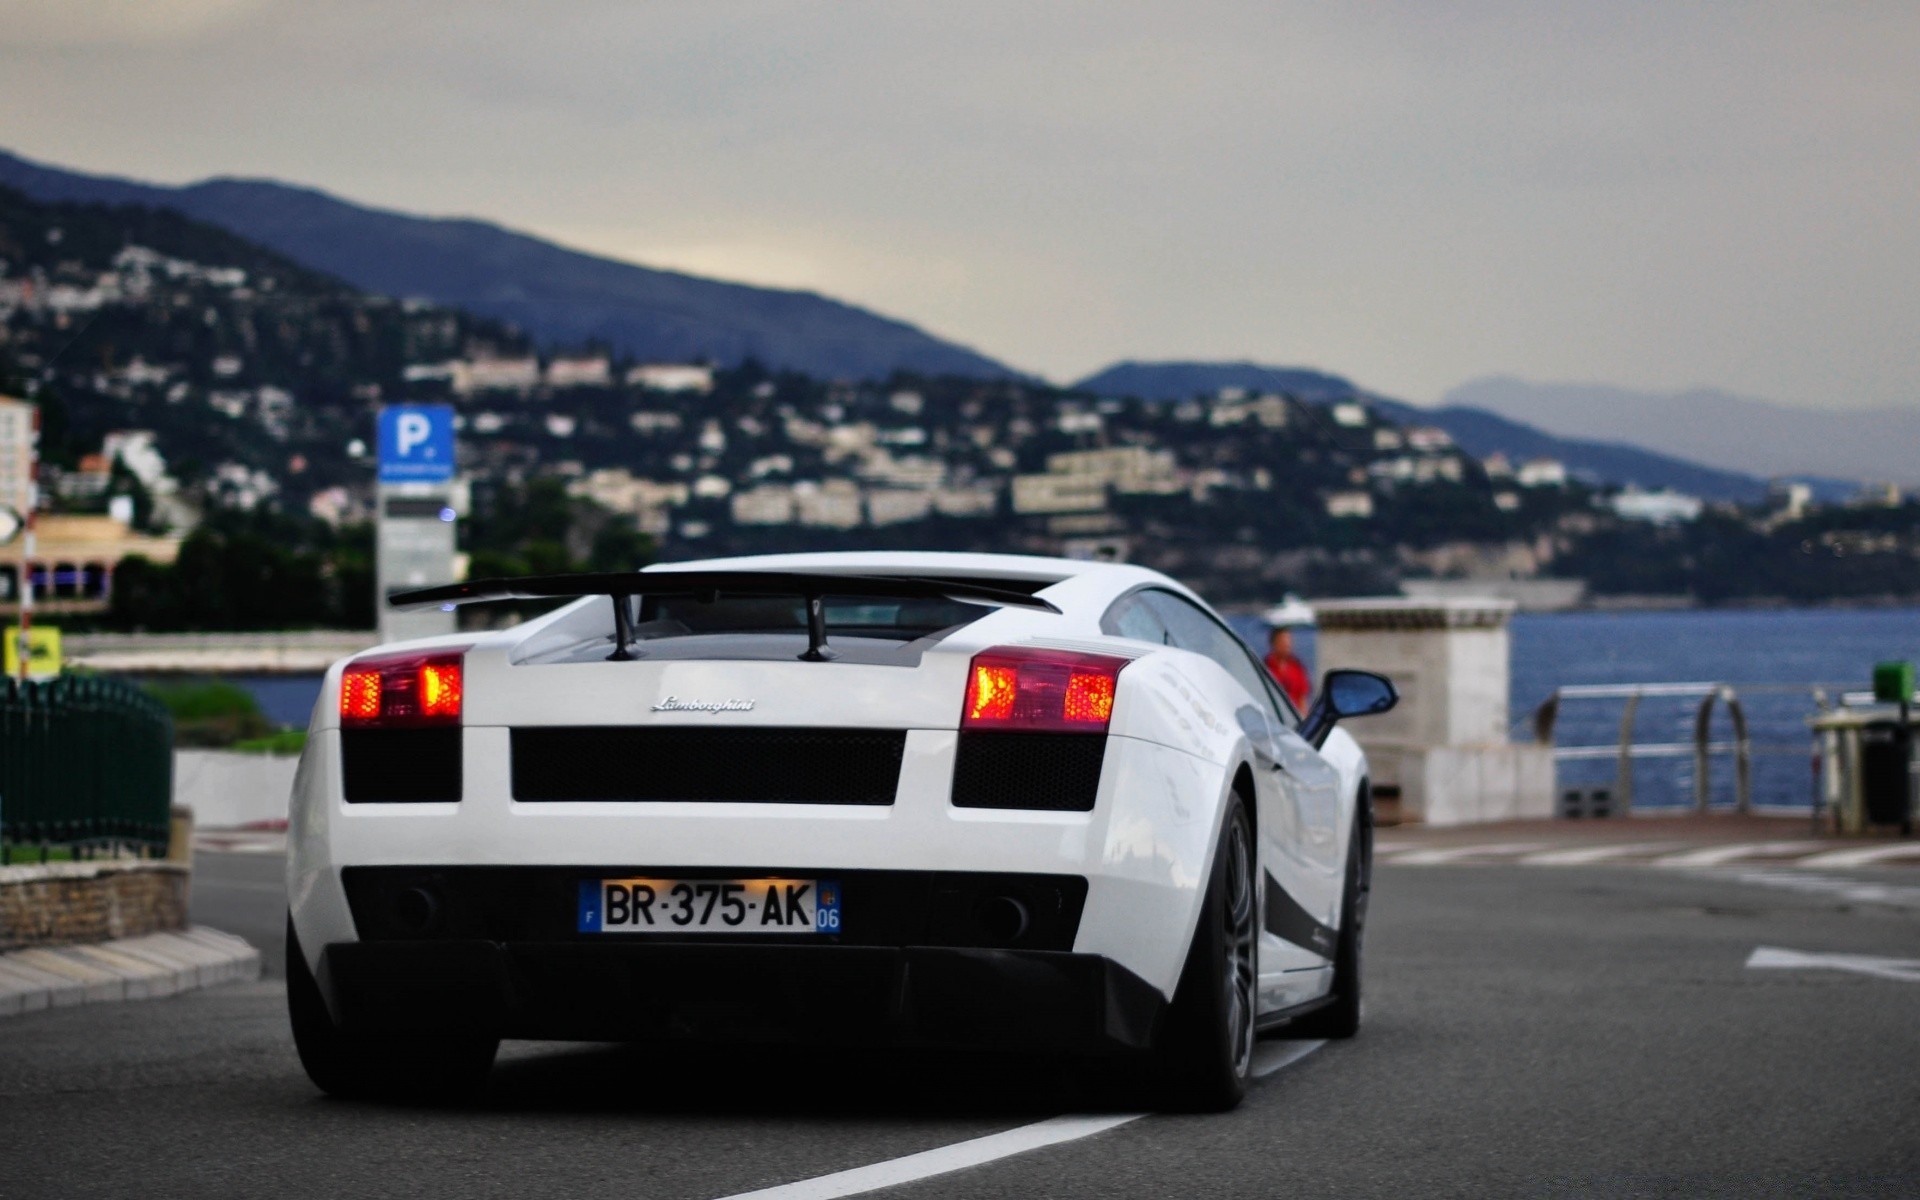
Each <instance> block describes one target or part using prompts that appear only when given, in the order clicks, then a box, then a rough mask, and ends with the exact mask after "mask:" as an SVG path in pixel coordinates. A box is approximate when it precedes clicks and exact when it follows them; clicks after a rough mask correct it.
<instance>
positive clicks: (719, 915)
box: [579, 879, 840, 933]
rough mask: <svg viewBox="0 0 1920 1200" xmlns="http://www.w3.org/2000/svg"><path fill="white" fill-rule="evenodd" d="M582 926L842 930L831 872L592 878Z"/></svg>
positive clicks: (587, 929) (585, 883)
mask: <svg viewBox="0 0 1920 1200" xmlns="http://www.w3.org/2000/svg"><path fill="white" fill-rule="evenodd" d="M579 929H580V932H581V933H838V932H840V885H839V884H838V883H837V882H835V881H834V880H831V879H586V880H582V881H581V883H580V912H579Z"/></svg>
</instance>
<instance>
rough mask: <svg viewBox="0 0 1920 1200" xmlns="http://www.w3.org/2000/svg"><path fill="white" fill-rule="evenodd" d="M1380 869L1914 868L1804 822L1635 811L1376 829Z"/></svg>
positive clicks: (1879, 844) (1902, 851) (1896, 845)
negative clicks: (1501, 866)
mask: <svg viewBox="0 0 1920 1200" xmlns="http://www.w3.org/2000/svg"><path fill="white" fill-rule="evenodd" d="M1374 851H1375V854H1376V855H1377V856H1378V859H1379V861H1380V862H1381V863H1383V864H1398V865H1403V866H1473V865H1487V864H1496V863H1498V864H1519V865H1523V866H1589V865H1623V866H1624V865H1628V864H1652V865H1656V866H1672V867H1704V866H1760V865H1770V866H1788V867H1794V868H1798V869H1806V870H1821V869H1829V870H1831V869H1841V868H1852V867H1906V868H1915V867H1920V838H1906V839H1902V838H1899V837H1894V836H1879V837H1840V836H1836V835H1834V834H1828V833H1821V832H1816V831H1815V830H1814V828H1813V823H1812V821H1811V820H1810V819H1809V818H1807V817H1805V816H1782V817H1771V816H1744V817H1743V816H1738V815H1735V814H1732V813H1726V814H1713V815H1709V816H1699V815H1696V814H1693V813H1688V814H1686V815H1684V816H1660V815H1654V814H1642V815H1636V816H1631V817H1613V818H1602V819H1598V820H1592V819H1589V820H1546V821H1502V822H1498V823H1495V824H1489V825H1450V826H1444V827H1439V828H1434V827H1429V826H1425V825H1396V826H1391V827H1382V828H1381V829H1380V831H1379V834H1378V839H1377V841H1376V842H1375V844H1374Z"/></svg>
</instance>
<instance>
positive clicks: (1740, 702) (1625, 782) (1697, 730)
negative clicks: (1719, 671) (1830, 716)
mask: <svg viewBox="0 0 1920 1200" xmlns="http://www.w3.org/2000/svg"><path fill="white" fill-rule="evenodd" d="M1841 690H1842V689H1841V687H1840V686H1839V685H1821V684H1777V683H1743V684H1732V683H1720V682H1714V683H1638V684H1581V685H1576V686H1570V687H1562V688H1558V689H1556V690H1555V691H1554V693H1553V694H1552V695H1551V696H1549V697H1547V699H1546V700H1545V701H1544V702H1542V703H1541V704H1540V706H1539V707H1538V708H1536V709H1535V710H1534V713H1533V734H1534V740H1535V741H1537V742H1538V743H1540V744H1541V745H1543V746H1553V756H1554V761H1555V762H1557V763H1558V762H1583V761H1596V760H1600V761H1604V760H1607V759H1611V760H1613V762H1614V778H1613V780H1612V803H1613V805H1614V807H1615V808H1616V809H1617V811H1619V812H1620V813H1622V814H1626V813H1630V812H1631V811H1632V810H1633V803H1634V791H1635V774H1636V772H1635V764H1636V761H1637V760H1641V759H1683V760H1684V759H1691V760H1692V764H1691V765H1692V768H1693V770H1692V777H1693V778H1692V785H1693V786H1692V790H1693V796H1692V805H1691V807H1692V809H1693V811H1695V812H1699V813H1706V812H1711V811H1713V763H1714V760H1715V758H1716V757H1730V758H1731V759H1732V765H1733V808H1734V811H1736V812H1740V813H1750V812H1752V811H1753V810H1754V760H1755V758H1756V757H1759V756H1766V755H1793V756H1799V757H1802V758H1806V759H1809V760H1811V755H1812V754H1813V746H1812V744H1811V739H1804V740H1799V741H1793V742H1785V741H1756V740H1754V738H1753V737H1752V735H1751V733H1750V730H1749V719H1748V718H1749V708H1748V704H1747V700H1748V699H1750V698H1753V697H1757V696H1769V697H1784V696H1805V697H1806V698H1807V701H1808V704H1809V706H1810V708H1811V709H1812V710H1814V711H1819V712H1825V711H1827V710H1828V709H1829V708H1830V707H1831V706H1832V700H1833V698H1834V697H1835V694H1836V693H1838V692H1839V691H1841ZM1648 699H1672V700H1682V701H1686V700H1691V701H1695V702H1696V703H1695V705H1694V707H1693V711H1692V719H1691V727H1692V728H1691V731H1690V732H1691V736H1690V737H1688V738H1686V739H1685V740H1669V741H1645V742H1643V741H1640V740H1638V733H1637V730H1636V724H1637V722H1638V720H1639V718H1640V710H1641V706H1642V701H1644V700H1648ZM1603 700H1619V701H1621V702H1622V703H1621V707H1620V719H1619V735H1618V737H1617V738H1616V739H1615V740H1614V741H1612V742H1605V743H1594V744H1589V745H1574V746H1559V745H1555V744H1554V733H1555V730H1556V727H1557V726H1558V724H1559V722H1560V715H1561V707H1562V706H1563V705H1564V704H1565V703H1567V702H1568V701H1603ZM1716 707H1724V708H1725V710H1726V713H1727V720H1728V724H1729V726H1730V733H1731V736H1730V737H1727V738H1723V739H1721V740H1718V741H1716V740H1714V738H1713V724H1714V720H1713V718H1714V710H1715V708H1716ZM1803 719H1804V713H1802V714H1801V715H1800V717H1799V718H1797V719H1796V720H1797V721H1798V720H1803ZM1807 803H1809V805H1811V804H1813V803H1815V800H1814V799H1813V797H1812V796H1811V795H1809V796H1808V798H1807Z"/></svg>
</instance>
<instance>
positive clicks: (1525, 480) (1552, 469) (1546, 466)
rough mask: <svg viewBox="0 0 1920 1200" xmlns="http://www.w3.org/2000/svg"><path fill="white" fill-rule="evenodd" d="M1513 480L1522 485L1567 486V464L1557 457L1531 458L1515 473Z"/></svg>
mask: <svg viewBox="0 0 1920 1200" xmlns="http://www.w3.org/2000/svg"><path fill="white" fill-rule="evenodd" d="M1513 481H1514V482H1515V483H1517V484H1519V485H1520V486H1521V487H1565V486H1567V464H1565V463H1563V462H1561V461H1560V460H1559V459H1557V458H1530V459H1528V460H1527V461H1526V462H1523V463H1521V464H1520V469H1519V470H1517V471H1515V472H1514V473H1513Z"/></svg>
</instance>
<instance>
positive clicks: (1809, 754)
mask: <svg viewBox="0 0 1920 1200" xmlns="http://www.w3.org/2000/svg"><path fill="white" fill-rule="evenodd" d="M1844 694H1846V688H1845V685H1841V684H1813V683H1806V684H1780V683H1726V682H1719V681H1715V682H1701V683H1640V684H1591V685H1576V686H1568V687H1562V688H1559V689H1557V690H1556V691H1555V692H1554V693H1553V694H1552V695H1551V696H1549V697H1548V698H1547V700H1546V701H1545V702H1544V703H1542V704H1541V705H1540V706H1539V707H1538V708H1537V709H1535V710H1534V713H1533V732H1534V738H1535V740H1536V741H1538V742H1539V743H1540V744H1542V745H1547V746H1552V747H1553V748H1554V759H1555V761H1556V763H1557V764H1558V766H1559V771H1560V775H1561V783H1562V785H1563V786H1564V785H1566V784H1573V785H1575V786H1576V787H1581V786H1585V787H1589V788H1590V787H1595V786H1599V787H1604V788H1605V789H1606V791H1607V792H1608V793H1610V807H1611V810H1612V811H1614V812H1619V813H1627V812H1631V811H1632V810H1633V809H1634V808H1636V807H1639V808H1650V809H1664V810H1668V811H1674V810H1687V809H1690V810H1692V811H1694V812H1700V813H1705V812H1713V811H1719V810H1722V809H1725V808H1731V809H1733V810H1734V811H1736V812H1742V813H1745V812H1752V811H1756V810H1760V809H1771V810H1775V811H1785V810H1793V811H1806V812H1811V811H1813V810H1814V809H1816V808H1817V807H1818V806H1819V797H1818V795H1817V792H1816V787H1815V784H1816V780H1815V778H1814V773H1813V772H1812V771H1811V770H1810V769H1809V768H1810V767H1811V766H1813V765H1815V764H1817V761H1818V760H1817V758H1816V753H1817V747H1816V746H1815V745H1814V744H1813V741H1812V738H1811V737H1810V735H1809V733H1808V731H1807V719H1808V718H1809V717H1811V716H1814V715H1817V714H1818V713H1822V712H1826V711H1828V710H1829V709H1830V708H1831V707H1832V706H1833V704H1834V703H1835V702H1836V701H1839V700H1841V699H1842V696H1843V695H1844ZM1595 702H1598V703H1595ZM1570 703H1571V704H1573V705H1574V706H1575V708H1576V712H1577V715H1576V716H1575V718H1574V719H1573V720H1571V721H1570V720H1569V719H1568V713H1567V711H1566V709H1567V707H1568V705H1569V704H1570ZM1611 704H1617V705H1618V707H1617V709H1611V711H1610V708H1611ZM1721 714H1724V722H1722V720H1721V719H1720V715H1721ZM1649 724H1651V726H1652V728H1651V729H1649V728H1648V726H1649ZM1569 726H1572V728H1571V729H1569ZM1716 726H1717V727H1718V728H1716ZM1569 735H1571V744H1569V740H1568V738H1569ZM1649 735H1650V736H1649ZM1716 762H1717V763H1720V764H1722V765H1721V766H1720V767H1719V768H1718V769H1716V767H1715V764H1716Z"/></svg>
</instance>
